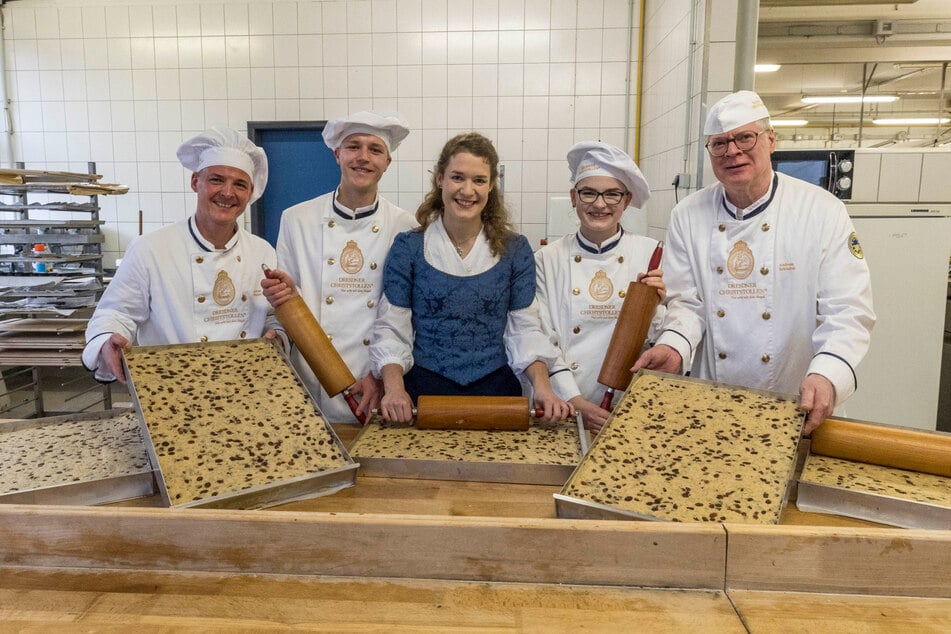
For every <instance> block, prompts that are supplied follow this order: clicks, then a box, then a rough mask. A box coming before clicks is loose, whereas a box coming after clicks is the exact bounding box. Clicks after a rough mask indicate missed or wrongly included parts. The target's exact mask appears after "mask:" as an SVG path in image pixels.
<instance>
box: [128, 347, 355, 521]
mask: <svg viewBox="0 0 951 634" xmlns="http://www.w3.org/2000/svg"><path fill="white" fill-rule="evenodd" d="M262 340H263V339H233V340H225V341H209V342H206V343H182V344H167V345H160V346H143V347H147V348H149V349H151V350H176V349H179V350H184V349H193V348H196V347H200V346H210V347H215V346H231V345H235V344H238V345H250V344H253V343H260V342H261V341H262ZM263 341H267V340H263ZM268 343H269V344H270V345H272V346H273V347H274V350H275V352H276V353H277V354H278V355H280V357H281V358H282V359H283V360H284V363H286V364H287V367H288V369H289V370H290V371H291V374H292V376H293V377H294V380H295V382H296V383H297V387H298V388H299V389H300V390H302V391H303V393H304V395H305V397H306V399H307V400H308V401H309V402H310V404H311V405H312V406H313V408H314V411H315V412H316V413H317V414H318V415H319V416H320V418H321V420H323V422H324V429H326V431H327V433H328V434H329V435H330V438H331V439H332V441H333V443H334V444H335V445H336V447H337V449H338V450H339V451H340V453H341V455H342V456H343V457H344V459H345V460H346V461H347V463H348V464H347V465H346V466H344V467H337V468H333V469H327V470H326V471H320V472H317V473H313V474H305V475H302V476H297V477H294V478H289V479H287V480H279V481H276V482H270V483H267V484H262V485H258V486H254V487H250V488H247V489H241V490H239V491H233V492H230V493H224V494H221V495H216V496H213V497H209V498H204V499H201V500H191V501H189V502H185V503H183V504H175V505H173V504H172V503H171V498H170V497H169V495H168V490H167V489H166V487H165V479H164V477H163V476H162V468H161V462H159V459H158V455H157V454H156V452H155V446H154V444H153V443H152V436H151V434H150V432H149V426H148V422H147V421H146V420H145V414H144V413H143V411H142V405H141V403H140V402H139V395H138V393H137V392H136V389H135V381H134V380H133V378H132V374H131V373H130V372H129V367H128V364H127V363H126V360H125V357H124V356H123V359H122V365H123V369H124V370H125V372H126V376H128V377H130V378H129V384H128V385H129V395H130V396H131V397H132V400H133V403H134V404H135V410H136V414H137V415H138V418H139V424H140V425H141V428H142V432H143V434H144V435H145V438H146V439H147V442H146V446H147V449H148V452H149V459H150V460H151V461H152V464H154V465H155V473H156V478H155V480H156V483H157V489H158V491H157V492H158V494H159V496H160V497H161V500H162V503H163V505H164V506H166V507H170V508H198V507H201V508H222V509H260V508H267V507H270V506H276V505H279V504H285V503H287V502H294V501H297V500H303V499H307V498H313V497H319V496H322V495H330V494H332V493H336V492H337V491H340V490H341V489H345V488H347V487H351V486H353V485H354V484H356V480H357V469H358V468H359V467H360V465H359V464H357V463H355V462H354V461H353V459H352V458H351V457H350V454H349V453H348V452H347V449H346V447H344V445H343V443H342V442H341V441H340V438H338V437H337V434H336V432H334V430H333V427H332V426H331V425H330V423H329V422H328V421H327V417H326V416H324V415H323V413H322V412H321V411H320V408H319V407H318V406H317V402H316V401H315V400H314V398H313V397H312V396H311V394H310V392H308V391H307V388H305V387H304V382H303V381H302V380H301V378H300V375H299V374H298V373H297V370H296V369H294V366H293V364H291V361H290V359H289V358H288V357H287V355H286V354H285V353H284V351H283V350H281V348H280V346H278V345H276V343H275V342H273V341H268Z"/></svg>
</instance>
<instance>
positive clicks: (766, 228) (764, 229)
mask: <svg viewBox="0 0 951 634" xmlns="http://www.w3.org/2000/svg"><path fill="white" fill-rule="evenodd" d="M763 231H769V223H768V222H764V223H763Z"/></svg>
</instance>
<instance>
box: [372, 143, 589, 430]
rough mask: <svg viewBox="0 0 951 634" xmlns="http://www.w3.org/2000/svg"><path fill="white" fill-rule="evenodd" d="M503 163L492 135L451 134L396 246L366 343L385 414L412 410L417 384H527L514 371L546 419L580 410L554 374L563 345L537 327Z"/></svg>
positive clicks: (437, 390) (500, 388)
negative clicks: (501, 178) (501, 177)
mask: <svg viewBox="0 0 951 634" xmlns="http://www.w3.org/2000/svg"><path fill="white" fill-rule="evenodd" d="M498 164H499V158H498V154H497V153H496V151H495V148H494V147H493V145H492V142H491V141H490V140H489V139H487V138H486V137H485V136H483V135H481V134H478V133H475V132H470V133H465V134H460V135H458V136H455V137H453V138H452V139H450V140H449V141H448V142H447V143H446V145H445V146H444V147H443V149H442V152H441V153H440V155H439V159H438V161H437V163H436V167H435V169H434V170H433V186H432V189H431V190H430V192H429V194H427V195H426V198H425V199H424V201H423V203H422V205H420V207H419V209H418V210H417V212H416V219H417V221H418V222H419V224H420V227H419V228H418V229H415V230H412V231H408V232H405V233H402V234H400V235H399V236H397V238H396V240H395V241H394V242H393V246H392V247H391V248H390V252H389V255H388V256H387V259H386V264H385V266H384V270H383V297H382V298H381V301H380V307H379V313H378V317H377V321H376V325H375V327H374V335H373V342H372V345H371V347H370V359H371V363H372V365H373V368H374V372H375V373H376V374H378V376H379V377H380V378H381V379H382V380H383V385H384V396H383V399H382V402H381V403H380V411H381V413H382V415H383V417H384V418H385V419H386V420H391V421H400V422H408V421H410V420H411V419H412V407H413V403H414V402H415V401H416V399H417V398H418V397H419V396H420V395H453V396H456V395H458V396H518V395H521V393H522V387H521V384H520V382H519V379H518V378H517V375H518V374H523V375H524V377H525V378H526V379H528V381H529V382H530V383H531V385H532V392H533V400H534V404H535V407H536V408H543V409H544V412H545V416H544V418H545V419H546V420H557V419H562V418H565V417H566V416H568V415H570V414H572V413H573V410H572V407H571V406H570V405H569V404H568V403H566V402H565V401H563V400H561V399H560V398H558V397H557V396H556V395H555V393H554V391H553V390H552V387H551V382H550V381H549V378H548V377H549V366H550V365H551V364H554V363H555V362H556V359H557V358H558V353H557V350H556V349H555V348H554V346H553V345H552V343H551V341H549V339H548V338H547V337H546V336H545V335H544V333H543V332H542V330H541V322H540V317H539V313H538V307H537V305H536V304H535V261H534V257H533V254H532V249H531V247H530V246H529V244H528V240H527V239H526V238H525V236H522V235H520V234H518V233H516V232H515V231H514V230H513V229H512V226H511V224H510V222H509V217H508V212H507V210H506V208H505V204H504V203H503V201H502V196H501V194H500V193H499V190H498V186H497V183H498Z"/></svg>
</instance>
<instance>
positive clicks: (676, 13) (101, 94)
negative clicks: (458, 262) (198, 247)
mask: <svg viewBox="0 0 951 634" xmlns="http://www.w3.org/2000/svg"><path fill="white" fill-rule="evenodd" d="M717 1H718V2H719V1H724V2H726V1H727V0H717ZM631 4H633V5H634V7H635V10H634V12H633V20H631ZM689 4H690V3H689V2H688V0H665V1H664V2H649V3H648V5H649V6H650V7H656V8H653V9H652V10H653V11H654V13H653V14H652V16H651V18H652V20H654V21H655V22H656V24H657V26H656V29H658V31H657V33H656V34H654V35H652V36H651V41H652V42H653V48H654V51H653V52H654V54H655V58H654V59H656V60H658V61H657V67H658V68H657V71H656V72H655V73H654V75H653V76H652V80H653V83H654V86H653V91H654V92H652V93H651V94H650V95H648V98H647V99H646V100H645V106H644V107H645V111H646V110H648V109H650V112H651V116H650V119H649V120H648V119H645V124H649V126H650V128H649V129H648V128H645V135H644V141H645V143H647V144H649V146H650V152H649V153H648V154H646V157H647V158H648V161H649V164H650V166H651V172H650V174H649V176H651V177H652V182H653V181H654V180H656V181H657V182H664V181H665V180H666V182H668V183H669V182H670V178H671V175H670V171H671V169H672V168H673V167H674V166H675V165H676V164H677V159H678V158H679V154H678V152H679V150H678V149H677V147H676V145H677V143H681V140H682V138H683V130H684V126H685V117H684V114H683V112H682V111H678V109H682V107H683V102H684V101H685V99H684V98H682V97H678V96H677V93H678V91H679V92H683V91H684V90H685V87H686V86H687V82H686V79H685V78H684V77H683V76H682V72H683V70H682V68H680V67H681V65H682V64H683V62H682V61H680V62H676V60H678V59H681V60H682V58H684V51H683V47H684V46H685V45H686V44H687V42H686V41H685V39H684V34H685V33H686V32H688V31H689V29H688V28H687V25H685V19H684V18H683V15H682V14H683V13H684V11H683V7H689ZM638 14H639V2H638V0H634V2H633V3H629V2H628V1H627V0H551V1H547V0H469V1H466V0H372V1H371V0H357V1H352V2H338V1H325V2H320V1H303V0H302V1H299V2H277V1H275V2H270V1H257V2H237V1H227V0H219V1H204V0H197V1H196V0H191V1H188V2H182V1H177V0H154V1H151V2H149V1H145V0H138V1H137V0H126V1H125V2H122V1H110V2H106V1H105V0H98V1H95V0H56V1H54V0H17V1H16V2H12V3H7V4H4V5H3V7H2V16H3V19H4V22H5V30H4V35H3V37H4V47H3V51H4V55H5V69H6V73H5V76H6V81H7V89H8V93H9V94H8V96H9V98H10V99H11V112H10V114H11V120H12V130H13V135H12V136H11V137H9V138H10V139H12V145H13V147H12V157H13V159H14V160H21V161H25V162H26V163H27V167H30V168H47V169H58V170H61V169H70V170H85V167H86V162H87V161H90V160H91V161H95V162H96V163H97V167H98V171H99V173H101V174H103V175H104V178H103V181H105V182H118V183H123V184H126V185H129V187H130V188H131V192H130V193H129V194H127V195H125V196H118V197H101V198H100V200H101V202H102V206H103V216H102V217H103V219H105V220H106V221H107V224H106V226H105V232H106V239H107V243H106V245H105V249H106V258H105V264H106V266H111V264H112V262H113V261H114V259H115V257H117V256H119V255H120V254H121V253H122V252H123V251H124V249H125V247H126V246H127V245H128V242H129V240H130V239H131V238H132V237H133V236H135V235H136V234H137V233H138V212H139V210H140V209H141V210H142V211H143V214H144V218H145V224H144V228H145V231H149V230H152V229H154V228H157V227H159V226H161V225H163V224H165V223H169V222H174V221H176V220H178V219H181V218H183V217H185V216H186V215H187V214H188V213H190V212H191V211H193V209H194V194H192V193H191V192H190V190H189V188H188V186H187V178H188V174H187V173H186V172H185V171H184V170H183V169H182V168H181V166H180V165H179V164H178V162H177V161H176V159H175V149H176V147H177V146H178V144H179V143H180V142H181V141H182V140H183V139H185V138H187V137H189V136H191V135H192V134H194V133H196V132H198V131H201V130H203V129H205V128H206V127H209V126H211V125H221V124H228V125H231V126H232V127H235V128H237V129H240V130H244V129H245V128H246V123H247V121H248V120H257V121H266V120H292V121H293V120H322V119H328V118H333V117H336V116H339V115H342V114H345V113H347V112H351V111H356V110H361V109H381V110H399V111H400V112H401V113H402V114H403V115H404V116H405V117H406V118H407V119H408V120H409V122H410V124H411V127H412V130H413V133H412V134H411V135H410V137H409V138H408V139H407V140H406V141H405V142H404V143H403V145H402V146H401V147H400V149H399V150H398V151H397V152H396V155H395V160H394V163H393V165H392V166H391V168H390V170H389V171H388V172H387V174H386V176H385V178H384V181H383V183H382V188H381V189H382V191H383V193H384V195H386V196H387V197H389V198H391V199H393V200H395V201H398V203H399V204H400V205H402V206H404V207H406V208H410V209H415V207H416V205H417V204H418V202H419V201H420V200H421V198H422V194H423V192H424V191H425V190H428V188H429V183H428V178H429V175H428V173H427V170H428V169H429V168H430V167H431V166H432V163H433V160H434V158H435V156H436V154H437V153H438V150H439V148H440V147H441V146H442V144H443V143H444V142H445V140H446V139H448V138H449V137H450V136H451V135H453V134H455V133H456V132H458V131H462V130H468V129H477V130H480V131H482V132H483V133H485V134H487V135H488V136H489V137H491V138H492V139H493V140H494V141H495V142H496V144H497V148H498V150H499V153H500V155H501V157H502V161H503V163H504V164H505V170H506V183H505V185H506V199H507V201H508V202H509V204H510V205H511V207H512V210H513V212H514V216H515V220H516V222H517V223H518V225H519V227H520V229H521V230H522V232H523V233H525V234H526V235H528V236H529V238H530V240H531V242H532V244H534V245H537V244H538V242H539V240H540V239H541V238H542V237H544V236H545V222H546V209H547V201H548V197H549V196H550V195H552V194H564V193H565V192H566V190H567V188H568V182H567V178H568V173H567V167H566V166H565V160H564V157H565V153H566V151H567V149H568V148H569V147H570V146H571V144H572V143H574V142H577V141H580V140H585V139H595V138H597V139H601V140H604V141H607V142H611V143H615V144H617V145H621V146H625V145H626V146H627V147H626V149H628V151H631V152H633V147H632V145H631V143H626V139H628V137H629V138H630V139H631V142H633V138H634V135H633V134H630V135H629V134H628V128H626V125H627V122H628V121H630V122H631V123H632V124H633V121H634V111H633V103H632V100H631V99H630V98H629V97H628V89H629V86H633V82H632V81H631V78H636V63H635V62H636V55H637V48H636V46H630V43H631V42H634V43H636V41H637V38H638V32H637V31H638V21H637V18H638ZM734 14H735V11H734ZM631 25H633V30H632V29H631ZM668 59H669V60H672V61H673V62H676V63H675V64H674V63H672V67H671V68H670V69H667V68H666V66H667V65H668V61H667V60H668ZM731 68H732V64H731ZM668 75H670V76H669V77H668ZM661 88H663V90H664V91H669V96H667V93H666V92H664V93H663V95H664V96H662V95H661V92H660V91H661ZM631 90H633V88H631ZM655 99H656V100H658V101H660V102H661V103H655ZM668 105H669V106H670V107H667V106H668ZM671 111H672V112H671ZM668 126H669V127H668ZM677 128H679V131H678V130H677ZM655 131H656V132H655ZM661 137H662V138H661ZM661 163H663V165H661ZM677 169H678V171H679V169H680V168H677ZM655 175H656V179H654V178H653V177H654V176H655ZM658 200H659V204H657V206H656V209H657V211H656V212H653V213H655V216H656V221H655V222H652V225H656V226H657V227H663V226H665V220H664V219H663V218H664V214H665V213H666V210H667V209H668V208H669V206H668V205H667V204H666V202H665V199H664V197H663V196H659V197H658ZM651 208H652V210H653V209H655V204H654V203H653V202H652V207H651Z"/></svg>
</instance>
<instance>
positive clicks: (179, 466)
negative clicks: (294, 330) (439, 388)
mask: <svg viewBox="0 0 951 634" xmlns="http://www.w3.org/2000/svg"><path fill="white" fill-rule="evenodd" d="M124 363H125V368H126V373H127V376H128V377H129V388H130V389H129V392H130V394H131V396H132V398H133V400H134V402H135V405H136V410H137V413H138V415H139V419H140V422H141V425H142V429H143V432H144V434H145V436H146V437H147V438H148V443H147V446H148V450H149V455H150V457H151V459H152V461H153V463H154V464H155V465H156V472H157V474H158V476H159V477H157V478H156V479H157V483H158V494H159V496H160V497H161V499H162V501H163V503H164V505H165V506H168V507H173V508H186V507H208V508H232V509H250V508H264V507H268V506H274V505H277V504H284V503H286V502H292V501H295V500H300V499H305V498H311V497H317V496H321V495H327V494H330V493H335V492H337V491H339V490H340V489H343V488H346V487H349V486H353V484H354V483H355V481H356V473H357V468H358V467H359V465H358V464H356V463H354V462H353V460H352V459H351V458H350V456H349V454H348V453H347V451H346V449H345V448H344V446H343V444H342V443H341V442H340V439H339V438H338V437H337V435H336V434H335V433H334V431H333V429H332V427H331V426H330V424H329V423H328V422H327V421H326V419H325V418H324V416H323V415H322V414H321V413H320V410H319V409H318V407H317V404H316V403H315V402H314V400H313V398H312V397H311V395H310V394H309V393H308V391H307V389H306V388H305V387H304V384H303V382H302V381H301V379H300V377H299V376H298V375H297V373H296V372H295V371H294V369H293V367H292V366H291V364H290V362H289V361H288V359H287V357H286V356H285V355H284V353H283V352H282V351H281V350H279V349H278V348H277V346H276V345H274V344H273V343H271V342H269V341H267V340H264V339H251V340H247V339H242V340H235V341H217V342H208V343H188V344H173V345H164V346H140V347H135V348H132V350H130V351H129V352H127V353H126V355H125V360H124Z"/></svg>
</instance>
